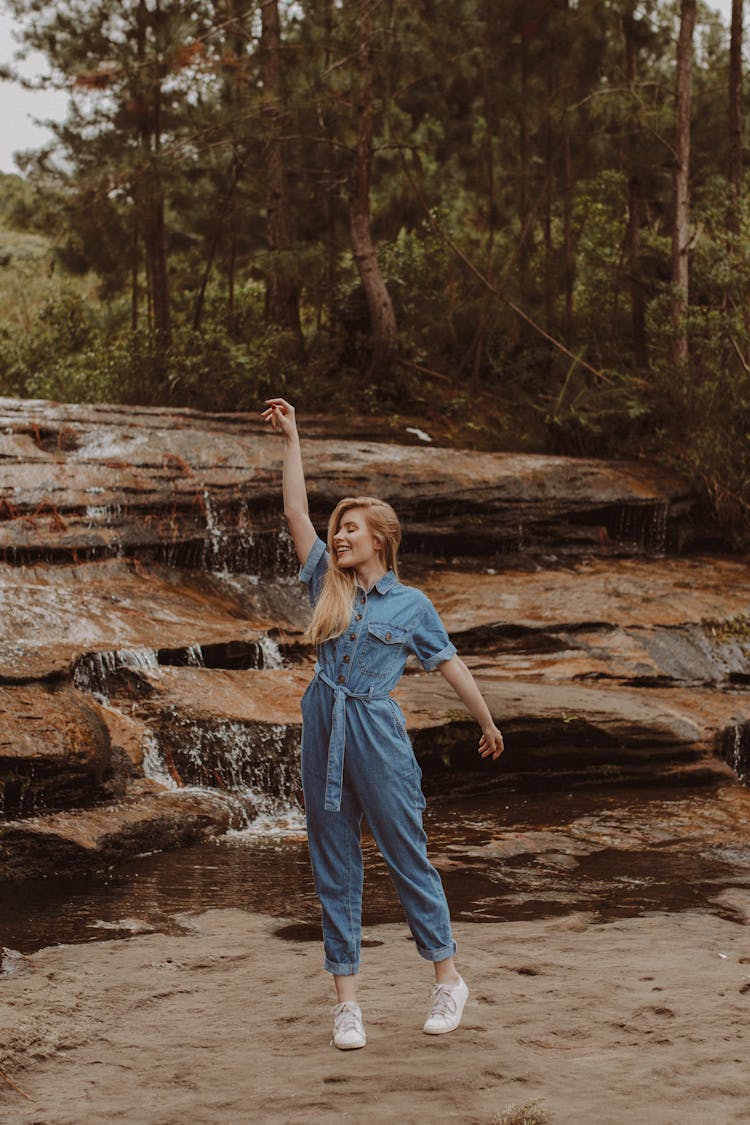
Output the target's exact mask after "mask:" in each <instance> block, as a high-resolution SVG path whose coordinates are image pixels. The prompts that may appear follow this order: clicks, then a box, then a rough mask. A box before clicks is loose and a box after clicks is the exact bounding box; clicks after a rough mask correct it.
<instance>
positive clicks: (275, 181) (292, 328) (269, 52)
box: [260, 0, 304, 358]
mask: <svg viewBox="0 0 750 1125" xmlns="http://www.w3.org/2000/svg"><path fill="white" fill-rule="evenodd" d="M260 10H261V29H262V30H261V40H260V49H261V77H262V82H263V120H264V122H265V127H266V231H267V238H268V251H269V256H270V257H269V265H268V269H267V271H266V320H267V321H268V323H270V324H276V325H278V326H279V327H281V328H284V329H286V330H287V331H288V332H289V334H290V337H291V341H292V346H293V349H294V351H295V352H296V355H297V356H298V357H299V358H301V357H302V355H303V354H304V341H303V337H302V327H301V325H300V317H299V288H300V287H299V283H298V281H297V279H296V277H295V276H294V271H293V269H292V268H291V257H292V255H291V248H292V241H293V240H292V219H291V213H290V206H289V188H288V179H287V168H286V159H285V153H284V135H283V132H284V131H283V126H284V121H285V106H284V100H285V99H284V83H283V75H282V64H281V21H280V19H279V4H278V0H263V2H262V3H261V6H260Z"/></svg>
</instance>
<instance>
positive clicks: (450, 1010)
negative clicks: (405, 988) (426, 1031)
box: [429, 984, 457, 1019]
mask: <svg viewBox="0 0 750 1125" xmlns="http://www.w3.org/2000/svg"><path fill="white" fill-rule="evenodd" d="M431 995H432V1011H431V1012H430V1017H429V1018H430V1019H436V1018H438V1017H440V1018H446V1017H447V1016H452V1015H455V1013H456V1010H457V1005H456V998H455V996H454V995H453V990H452V989H451V988H450V987H449V986H448V985H447V984H436V985H435V987H434V988H433V990H432V993H431Z"/></svg>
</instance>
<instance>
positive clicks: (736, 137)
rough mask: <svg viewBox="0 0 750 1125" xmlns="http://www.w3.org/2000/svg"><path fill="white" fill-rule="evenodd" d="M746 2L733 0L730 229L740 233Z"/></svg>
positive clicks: (730, 67) (730, 53)
mask: <svg viewBox="0 0 750 1125" xmlns="http://www.w3.org/2000/svg"><path fill="white" fill-rule="evenodd" d="M743 3H744V0H732V32H731V39H730V43H729V182H730V184H731V185H732V196H733V198H732V203H731V206H730V210H729V228H730V230H733V231H734V232H736V233H739V229H740V209H739V205H740V200H741V198H742V15H743Z"/></svg>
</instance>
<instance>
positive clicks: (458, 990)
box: [424, 977, 469, 1035]
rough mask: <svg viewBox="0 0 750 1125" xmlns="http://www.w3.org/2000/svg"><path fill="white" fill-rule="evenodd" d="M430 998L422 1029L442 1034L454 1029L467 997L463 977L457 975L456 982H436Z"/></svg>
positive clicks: (467, 992)
mask: <svg viewBox="0 0 750 1125" xmlns="http://www.w3.org/2000/svg"><path fill="white" fill-rule="evenodd" d="M430 999H431V1001H432V1008H431V1009H430V1014H429V1016H428V1017H427V1019H426V1020H425V1025H424V1031H426V1032H427V1034H428V1035H444V1034H445V1033H446V1031H455V1030H456V1028H457V1027H458V1025H459V1024H460V1022H461V1016H462V1015H463V1012H464V1005H465V1004H466V1001H467V1000H468V999H469V990H468V988H467V987H466V984H465V982H464V980H463V977H459V980H458V984H453V985H449V984H436V985H435V987H434V988H433V990H432V992H431V993H430Z"/></svg>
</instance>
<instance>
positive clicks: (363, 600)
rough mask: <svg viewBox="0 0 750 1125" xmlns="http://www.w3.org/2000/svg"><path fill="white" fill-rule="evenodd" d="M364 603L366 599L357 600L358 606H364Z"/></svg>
mask: <svg viewBox="0 0 750 1125" xmlns="http://www.w3.org/2000/svg"><path fill="white" fill-rule="evenodd" d="M366 601H367V598H360V599H359V604H360V605H364V604H365V602H366Z"/></svg>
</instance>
